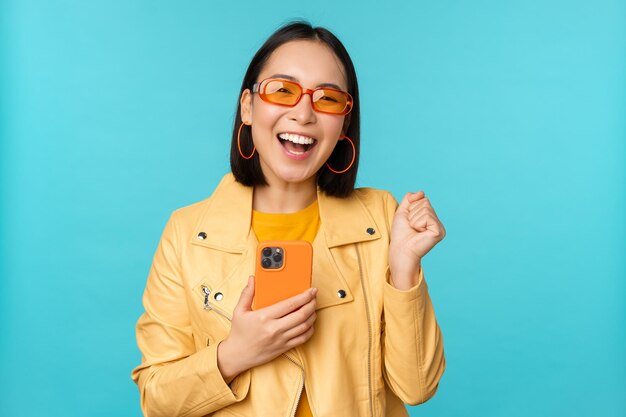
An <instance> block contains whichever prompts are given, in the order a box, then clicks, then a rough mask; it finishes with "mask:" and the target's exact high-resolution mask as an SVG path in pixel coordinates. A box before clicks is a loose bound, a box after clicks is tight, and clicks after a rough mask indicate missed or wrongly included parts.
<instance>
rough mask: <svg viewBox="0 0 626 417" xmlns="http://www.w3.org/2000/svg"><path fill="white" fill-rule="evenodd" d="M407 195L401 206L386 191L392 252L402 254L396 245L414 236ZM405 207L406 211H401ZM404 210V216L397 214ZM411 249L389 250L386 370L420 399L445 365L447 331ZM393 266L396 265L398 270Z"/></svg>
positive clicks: (397, 385)
mask: <svg viewBox="0 0 626 417" xmlns="http://www.w3.org/2000/svg"><path fill="white" fill-rule="evenodd" d="M408 199H409V197H408V196H407V197H405V200H403V205H401V206H400V207H399V206H398V203H397V202H396V200H395V199H394V198H393V196H392V195H391V194H389V195H388V196H387V206H386V207H387V220H388V223H387V226H388V228H389V229H388V230H392V232H391V233H392V236H391V239H392V241H393V242H392V245H394V244H395V245H396V246H392V247H391V249H390V250H391V252H392V253H393V254H394V255H398V253H397V252H398V251H399V248H398V246H397V245H399V244H400V243H402V244H405V245H407V242H412V243H413V244H414V243H415V240H416V239H415V233H414V230H413V231H412V230H409V227H410V228H411V229H412V226H411V225H410V210H407V209H409V207H411V204H413V203H411V202H409V201H408ZM402 209H405V210H407V212H405V213H402V212H399V211H400V210H402ZM400 216H402V218H399V219H398V218H397V217H400ZM394 234H395V236H394ZM444 234H445V230H444ZM394 238H395V241H394ZM442 238H443V237H442ZM411 239H413V240H411ZM439 240H441V239H437V241H439ZM435 243H436V242H435ZM414 246H415V245H413V247H414ZM428 250H430V249H427V251H428ZM407 253H409V252H408V251H406V252H405V256H404V257H403V258H401V259H400V258H397V257H396V259H393V257H392V254H391V253H390V258H392V259H390V268H389V269H388V270H387V273H386V280H385V281H386V282H385V283H384V290H383V314H384V323H383V327H382V328H383V332H382V335H381V337H382V345H383V363H384V366H383V374H384V377H385V380H386V381H387V383H388V384H389V386H390V388H391V389H392V391H393V392H394V393H395V394H396V395H397V396H398V397H399V398H400V399H401V400H402V401H404V402H405V403H407V404H411V405H416V404H421V403H423V402H425V401H427V400H428V399H430V398H431V397H432V396H433V395H434V394H435V392H436V391H437V387H438V384H439V380H440V379H441V376H442V375H443V372H444V370H445V368H446V360H445V356H444V351H443V336H442V333H441V329H440V328H439V325H438V324H437V319H436V317H435V311H434V309H433V305H432V302H431V299H430V296H429V294H428V286H427V285H426V281H425V280H424V271H423V269H422V268H421V257H419V256H415V257H414V258H412V257H411V255H410V254H409V255H407ZM422 256H423V255H422ZM392 262H393V263H394V264H393V267H394V268H392V266H391V263H392ZM392 271H396V272H395V273H396V275H395V276H393V275H392V274H391V272H392Z"/></svg>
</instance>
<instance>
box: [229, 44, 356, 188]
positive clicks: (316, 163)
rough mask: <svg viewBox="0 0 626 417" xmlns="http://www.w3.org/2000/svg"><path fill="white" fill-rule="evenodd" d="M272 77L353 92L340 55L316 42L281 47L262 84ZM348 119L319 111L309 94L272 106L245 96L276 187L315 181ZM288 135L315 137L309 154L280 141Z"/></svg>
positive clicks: (245, 113) (244, 115) (247, 115)
mask: <svg viewBox="0 0 626 417" xmlns="http://www.w3.org/2000/svg"><path fill="white" fill-rule="evenodd" d="M271 77H276V78H292V79H293V80H294V81H296V82H297V83H299V84H300V85H301V86H302V87H303V88H304V89H307V88H308V89H315V88H316V87H318V86H321V85H322V84H334V85H336V87H335V88H338V89H340V90H343V91H347V88H348V86H347V80H346V76H345V73H344V69H343V65H342V64H341V62H340V61H339V59H338V58H337V56H336V55H335V54H334V52H333V51H332V50H331V49H330V48H329V47H328V46H326V45H324V44H322V43H320V42H315V41H308V40H299V41H291V42H288V43H285V44H283V45H281V46H280V47H278V48H277V49H276V50H275V51H274V52H273V53H272V55H270V58H269V60H268V61H267V63H266V64H265V67H264V68H263V70H262V71H261V73H260V74H259V77H258V79H257V80H256V82H260V81H262V80H264V79H266V78H271ZM326 86H328V85H326ZM345 118H346V116H339V115H332V114H326V113H318V112H316V111H315V110H313V107H312V105H311V99H310V95H309V94H306V95H303V96H302V98H301V99H300V101H299V102H298V104H296V105H295V106H294V107H285V106H279V105H276V104H271V103H267V102H265V101H263V100H262V99H261V98H260V97H259V95H258V94H251V93H250V90H245V91H244V92H243V94H242V96H241V119H242V120H243V121H244V122H245V123H246V124H251V126H252V138H253V141H254V146H256V151H257V152H258V153H259V158H260V162H261V168H262V169H263V174H264V175H265V178H266V179H267V182H268V184H270V185H279V186H280V185H283V186H285V185H287V183H302V182H305V181H307V180H309V182H311V181H314V180H315V174H316V173H317V171H318V170H319V169H320V167H321V166H322V165H323V164H324V163H325V162H326V160H327V159H328V158H329V157H330V154H331V153H332V151H333V149H334V148H335V145H336V144H337V141H338V140H339V138H340V137H341V136H342V134H343V132H345V130H344V119H345ZM346 128H347V126H346ZM284 133H292V134H297V135H300V136H304V137H307V138H313V139H314V142H313V144H312V145H311V146H310V148H309V149H308V150H305V149H304V147H303V146H302V145H296V144H294V143H292V142H290V141H289V140H284V139H280V138H279V135H281V134H284ZM292 139H293V137H292ZM296 140H297V139H296Z"/></svg>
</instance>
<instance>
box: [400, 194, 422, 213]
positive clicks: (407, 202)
mask: <svg viewBox="0 0 626 417" xmlns="http://www.w3.org/2000/svg"><path fill="white" fill-rule="evenodd" d="M424 196H425V194H424V191H418V192H416V193H411V192H409V193H406V194H405V195H404V198H403V199H402V201H401V202H400V206H399V207H398V208H399V209H403V210H409V209H410V207H411V205H412V204H413V203H415V202H417V201H419V200H421V199H423V198H424Z"/></svg>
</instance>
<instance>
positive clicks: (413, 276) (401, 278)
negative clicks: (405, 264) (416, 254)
mask: <svg viewBox="0 0 626 417" xmlns="http://www.w3.org/2000/svg"><path fill="white" fill-rule="evenodd" d="M421 270H422V265H421V262H417V263H416V264H415V265H413V267H412V268H411V270H409V271H394V270H393V269H391V268H390V269H389V273H390V274H391V279H390V281H391V285H392V286H393V287H394V288H397V289H399V290H401V291H406V290H409V289H411V288H413V287H415V286H416V285H417V284H418V283H419V277H420V273H421Z"/></svg>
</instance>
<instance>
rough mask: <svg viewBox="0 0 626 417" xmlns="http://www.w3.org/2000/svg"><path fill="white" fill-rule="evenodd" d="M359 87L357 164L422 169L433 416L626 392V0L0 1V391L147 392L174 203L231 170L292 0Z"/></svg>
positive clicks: (385, 174) (91, 401) (28, 408)
mask: <svg viewBox="0 0 626 417" xmlns="http://www.w3.org/2000/svg"><path fill="white" fill-rule="evenodd" d="M294 17H304V18H308V19H310V20H311V22H312V23H313V24H314V25H322V26H327V27H329V28H330V29H332V30H334V31H335V32H336V33H337V34H338V36H339V37H340V38H341V39H342V40H343V41H344V43H345V45H346V47H347V48H348V50H349V51H350V53H351V54H352V57H353V59H354V62H355V65H356V68H357V72H358V75H359V81H360V88H361V92H362V96H361V100H362V118H363V119H362V120H363V128H362V132H363V133H362V140H363V145H362V152H363V154H362V160H361V167H362V169H361V171H360V177H359V184H360V185H362V186H374V187H378V188H386V189H390V190H392V191H393V193H394V194H395V195H396V197H398V198H400V197H401V196H402V195H403V193H404V192H406V191H408V190H418V189H423V190H425V191H426V192H427V194H428V195H429V196H430V198H431V201H432V204H433V206H434V208H435V210H436V211H437V213H438V215H439V216H440V218H441V219H442V221H443V223H444V224H445V226H446V229H447V231H448V235H447V237H446V239H445V240H444V241H443V242H442V243H441V244H440V245H439V246H437V248H435V249H434V250H433V251H432V252H431V253H430V254H429V255H428V256H427V258H426V259H425V260H424V270H425V272H426V278H427V280H428V283H429V288H430V291H431V296H432V298H433V301H434V304H435V308H436V312H437V316H438V319H439V321H440V324H441V327H442V329H443V332H444V337H445V348H446V356H447V360H448V369H447V371H446V373H445V375H444V377H443V379H442V382H441V385H440V388H439V392H438V393H437V395H436V396H435V398H433V399H432V400H431V401H430V402H428V403H426V404H425V405H423V406H420V407H416V408H413V409H412V411H411V414H412V415H413V416H442V417H443V416H467V417H474V416H484V417H486V416H493V417H496V416H498V417H499V416H507V417H517V416H520V417H521V416H531V415H532V416H568V417H571V416H590V415H596V416H604V417H610V416H623V415H624V414H625V413H626V396H625V395H624V393H625V392H626V352H625V351H626V347H625V346H626V343H625V341H626V309H625V300H626V285H625V284H624V281H625V278H626V260H625V258H626V256H625V254H626V221H625V220H626V201H625V197H626V192H625V190H626V149H625V142H626V117H625V116H626V4H625V3H624V2H623V1H609V0H598V1H596V2H588V1H571V0H569V1H546V0H542V1H540V0H531V1H525V2H507V1H498V0H490V1H488V0H478V1H471V2H469V1H466V2H452V1H439V2H408V1H407V2H403V3H393V2H363V1H358V2H357V1H350V2H337V1H326V0H318V1H314V2H301V3H300V4H295V2H292V1H273V2H271V3H270V2H252V1H250V2H246V3H235V2H224V1H222V2H210V1H179V2H173V1H170V2H165V1H134V2H130V1H100V0H98V1H69V0H66V1H56V2H52V1H49V2H44V1H29V0H5V2H4V3H2V4H1V6H0V23H1V25H0V26H1V27H0V35H1V36H2V38H1V39H0V48H1V49H0V64H1V65H2V66H1V67H0V71H1V72H0V88H1V89H2V91H1V96H0V97H1V100H2V101H1V103H0V105H1V107H0V110H1V111H2V113H1V114H0V122H1V125H0V134H1V135H2V137H1V143H0V151H1V153H2V154H1V156H0V163H1V164H2V166H1V167H0V174H1V175H2V181H1V182H0V185H1V187H2V190H1V193H0V198H1V200H0V201H1V203H2V223H1V224H2V239H1V241H0V245H1V247H0V249H1V254H2V258H1V263H0V273H1V274H2V275H1V280H2V281H1V286H0V302H1V304H2V305H1V307H0V314H1V317H0V326H1V331H0V343H1V344H0V371H1V372H0V415H3V416H26V417H28V416H67V417H69V416H139V415H140V411H139V398H138V393H137V389H136V386H135V385H134V383H133V382H132V381H131V380H130V376H129V375H130V371H131V369H132V368H133V367H134V366H135V365H137V364H138V363H139V361H140V356H139V352H138V350H137V348H136V345H135V338H134V325H135V321H136V319H137V318H138V317H139V315H140V313H141V311H142V307H141V295H142V291H143V287H144V284H145V279H146V276H147V273H148V269H149V266H150V262H151V259H152V255H153V252H154V250H155V248H156V245H157V242H158V238H159V236H160V233H161V231H162V228H163V226H164V224H165V221H166V220H167V217H168V215H169V213H170V212H171V211H172V210H174V209H175V208H177V207H181V206H184V205H187V204H190V203H192V202H195V201H197V200H200V199H202V198H205V197H206V196H208V195H209V194H210V193H211V191H212V189H213V187H214V186H215V185H216V184H217V182H218V181H219V179H220V178H221V176H222V174H223V173H225V172H226V171H227V170H228V143H229V137H230V129H231V125H232V120H233V113H234V111H235V105H236V101H237V91H238V86H239V84H240V82H241V79H242V77H243V73H244V71H245V68H246V65H247V63H248V62H249V60H250V58H251V57H252V55H253V53H254V52H255V51H256V49H257V48H258V47H259V46H260V45H261V43H262V42H263V40H264V39H265V38H266V37H267V36H268V35H269V34H270V33H271V32H272V31H273V30H274V29H276V28H277V26H278V25H280V24H281V23H284V22H285V21H287V20H288V19H289V18H294Z"/></svg>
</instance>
